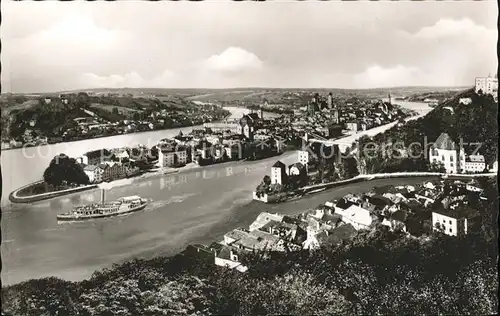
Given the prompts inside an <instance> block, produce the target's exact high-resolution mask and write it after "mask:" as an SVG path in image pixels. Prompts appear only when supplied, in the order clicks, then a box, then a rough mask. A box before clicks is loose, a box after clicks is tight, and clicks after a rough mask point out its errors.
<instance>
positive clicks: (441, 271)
mask: <svg viewBox="0 0 500 316" xmlns="http://www.w3.org/2000/svg"><path fill="white" fill-rule="evenodd" d="M479 181H480V186H481V187H483V188H485V195H486V196H487V197H488V200H487V201H484V200H480V201H479V202H478V203H479V205H477V206H476V207H475V209H477V210H478V212H479V214H478V215H479V220H477V221H475V222H476V224H474V225H473V227H472V229H471V231H470V232H469V233H468V235H466V236H465V237H460V238H459V237H450V236H446V235H441V234H436V235H431V236H430V238H418V239H417V238H410V237H404V236H402V235H399V234H395V233H390V232H388V231H384V230H378V229H377V230H376V231H371V232H369V233H362V234H358V236H356V237H355V238H354V239H353V240H350V241H348V242H346V243H344V244H341V245H339V246H330V247H324V248H322V249H320V250H319V251H316V252H309V251H299V252H290V253H268V254H267V255H268V256H267V257H263V256H262V255H261V254H262V253H261V254H259V255H252V254H250V253H249V255H248V256H247V257H244V258H242V262H243V263H244V264H245V265H247V266H249V267H250V270H249V271H248V272H247V273H239V272H236V271H234V270H226V269H224V268H220V267H217V266H215V265H214V264H213V256H208V257H207V258H206V259H204V258H203V257H201V256H199V255H196V254H195V253H193V252H188V251H185V252H184V253H183V254H179V255H177V256H175V257H169V258H156V259H152V260H136V261H131V262H127V263H124V264H122V265H119V266H118V265H117V266H114V267H112V268H110V269H107V270H104V271H99V272H96V273H95V274H94V275H93V276H92V278H90V279H89V280H86V281H82V282H76V283H74V282H67V281H63V280H60V279H57V278H45V279H39V280H30V281H27V282H23V283H20V284H17V285H13V286H9V287H7V288H2V309H3V311H4V312H8V313H11V314H12V315H23V316H41V315H101V316H104V315H146V316H148V315H151V316H152V315H403V314H404V315H408V314H410V315H437V314H447V315H488V314H494V313H495V311H496V310H497V309H498V295H497V294H498V292H497V289H498V271H497V255H498V247H497V246H498V245H497V236H498V235H497V224H496V219H497V216H498V199H497V196H498V193H497V186H496V179H484V178H483V179H479Z"/></svg>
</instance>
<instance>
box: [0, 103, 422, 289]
mask: <svg viewBox="0 0 500 316" xmlns="http://www.w3.org/2000/svg"><path fill="white" fill-rule="evenodd" d="M232 110H233V109H232ZM238 111H241V109H235V110H234V113H235V116H236V117H239V116H241V113H238ZM183 130H184V131H189V130H190V128H187V129H183ZM178 131H179V130H173V131H158V132H152V133H141V134H129V135H121V136H114V137H109V138H100V139H94V140H86V141H80V142H74V143H70V144H69V145H66V144H57V145H51V146H46V147H49V148H50V147H55V148H53V149H51V150H52V152H51V154H50V155H49V156H47V157H39V156H35V157H33V158H27V157H25V156H23V155H22V152H21V151H20V150H10V151H5V152H2V176H3V179H2V180H3V190H2V222H1V225H2V245H1V254H2V264H3V267H2V283H3V284H5V285H8V284H13V283H18V282H21V281H24V280H27V279H30V278H39V277H45V276H58V277H61V278H64V279H68V280H81V279H83V278H87V277H89V276H90V275H91V274H92V272H94V271H95V270H97V269H101V268H104V267H109V266H110V265H111V264H112V263H115V262H121V261H123V260H127V259H132V258H134V257H146V258H148V257H152V256H155V255H170V254H174V253H176V252H178V251H179V250H182V249H183V248H185V246H187V245H188V244H189V243H193V242H202V243H209V242H211V241H213V240H216V239H218V238H220V237H221V236H222V235H223V234H224V233H225V232H227V231H229V230H231V229H233V228H236V227H238V226H248V225H249V224H250V223H251V222H252V221H253V219H255V217H256V216H257V215H258V214H259V213H260V212H262V211H272V212H280V213H286V214H293V213H299V212H302V211H303V210H305V209H307V208H308V207H313V206H315V205H317V204H319V203H322V202H324V201H325V200H327V199H330V198H334V197H340V196H342V195H344V194H346V193H348V192H356V191H359V192H361V191H365V190H367V189H369V188H371V187H373V186H375V185H384V184H388V183H416V182H418V181H420V180H418V179H388V180H377V181H372V182H366V183H361V184H354V185H349V186H346V187H342V188H338V189H335V190H330V191H328V192H323V193H319V194H316V195H313V196H310V197H307V198H305V199H302V200H299V201H295V202H289V203H285V204H278V205H266V204H261V203H256V202H251V192H252V190H253V189H254V188H255V186H256V185H257V184H258V183H259V182H260V181H261V179H262V177H263V176H264V175H265V174H267V173H269V170H270V167H271V165H272V164H273V163H274V162H275V161H276V160H277V159H281V160H282V161H283V162H284V163H286V164H290V163H292V162H295V161H296V155H295V154H294V153H286V154H284V155H283V156H281V157H279V158H276V157H275V158H270V159H266V160H261V161H255V162H235V163H229V164H222V165H213V166H208V167H203V168H200V169H193V170H188V171H186V172H183V173H180V174H176V175H170V176H157V177H152V178H137V179H133V180H132V181H131V183H129V184H128V185H126V186H117V187H114V188H113V189H111V190H109V191H108V192H107V199H116V198H119V197H121V196H124V195H135V194H137V195H141V196H143V197H146V198H151V199H153V202H152V203H151V204H150V205H148V207H147V208H146V210H145V211H141V212H138V213H135V214H131V215H128V216H123V217H118V218H109V219H100V220H95V221H88V222H82V223H65V224H58V223H57V221H56V214H57V213H60V212H62V211H67V210H69V209H71V208H73V207H74V206H76V205H79V204H85V203H90V202H92V201H98V200H99V195H100V193H99V191H96V190H94V191H87V192H83V193H79V194H73V195H68V196H64V197H60V198H54V199H51V200H47V201H42V202H38V203H34V204H15V205H12V204H10V203H8V202H7V201H6V199H7V196H8V193H9V192H10V191H12V190H13V189H14V188H16V187H19V186H22V185H25V184H27V183H29V182H32V181H35V180H38V179H40V177H41V174H42V173H43V170H44V169H45V168H46V166H47V165H48V163H49V161H50V159H51V158H52V156H53V155H55V154H58V153H59V152H64V153H66V154H68V155H70V156H78V155H81V154H82V153H83V152H85V151H88V150H92V149H97V148H101V147H111V146H125V145H127V144H129V145H130V144H134V143H148V141H147V140H148V138H152V139H156V138H157V140H159V139H161V138H164V137H169V136H174V135H175V134H177V133H178ZM148 134H149V135H148ZM42 148H43V147H42ZM34 149H35V148H30V150H34ZM249 203H250V204H249Z"/></svg>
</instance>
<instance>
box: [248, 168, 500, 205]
mask: <svg viewBox="0 0 500 316" xmlns="http://www.w3.org/2000/svg"><path fill="white" fill-rule="evenodd" d="M496 176H497V173H476V174H449V173H440V172H394V173H379V174H366V175H358V176H356V177H354V178H351V179H346V180H340V181H334V182H328V183H319V184H315V185H309V186H305V187H302V188H299V189H297V190H295V191H294V192H284V193H280V194H275V195H268V194H264V195H263V196H262V197H258V196H257V194H256V192H255V191H254V192H252V198H253V199H254V200H256V201H260V202H264V203H284V202H288V201H291V200H297V199H300V198H303V197H304V196H306V195H311V194H315V193H320V192H323V191H325V190H328V189H332V188H335V187H338V186H342V185H346V184H353V183H359V182H363V181H372V180H376V179H391V178H410V177H441V178H443V179H444V178H446V179H467V178H476V177H496Z"/></svg>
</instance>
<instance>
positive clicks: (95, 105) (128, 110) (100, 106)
mask: <svg viewBox="0 0 500 316" xmlns="http://www.w3.org/2000/svg"><path fill="white" fill-rule="evenodd" d="M90 107H91V108H93V109H103V110H106V111H108V112H112V111H113V109H115V108H116V109H117V110H118V113H120V114H125V115H132V114H134V112H143V110H139V109H133V108H129V107H123V106H116V105H108V104H101V103H92V105H91V106H90Z"/></svg>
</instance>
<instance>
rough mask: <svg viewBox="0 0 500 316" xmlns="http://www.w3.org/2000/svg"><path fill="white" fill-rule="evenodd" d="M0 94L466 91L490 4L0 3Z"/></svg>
mask: <svg viewBox="0 0 500 316" xmlns="http://www.w3.org/2000/svg"><path fill="white" fill-rule="evenodd" d="M1 7H2V26H1V29H0V32H1V33H0V36H1V38H2V51H1V62H2V74H1V80H2V92H14V93H19V92H54V91H63V90H72V89H89V88H124V87H132V88H146V87H148V88H235V87H275V88H346V89H350V88H354V89H362V88H377V87H393V86H472V85H473V84H474V78H475V77H477V76H487V75H488V74H492V75H494V74H495V73H496V69H497V55H496V46H497V38H498V33H497V28H496V22H497V16H498V7H497V3H496V1H480V2H477V1H474V2H473V1H449V2H448V1H446V2H445V1H440V2H435V1H426V2H407V1H404V2H392V1H391V2H389V1H383V2H367V1H362V2H338V1H329V2H318V1H305V2H298V1H295V2H291V1H273V2H266V3H262V2H260V3H255V2H253V3H252V2H222V1H204V2H197V3H193V2H185V1H182V2H169V1H165V2H135V1H134V2H132V1H130V2H129V1H126V2H121V3H120V2H83V1H82V2H56V1H54V2H48V1H43V2H32V1H22V2H13V1H2V2H1Z"/></svg>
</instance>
